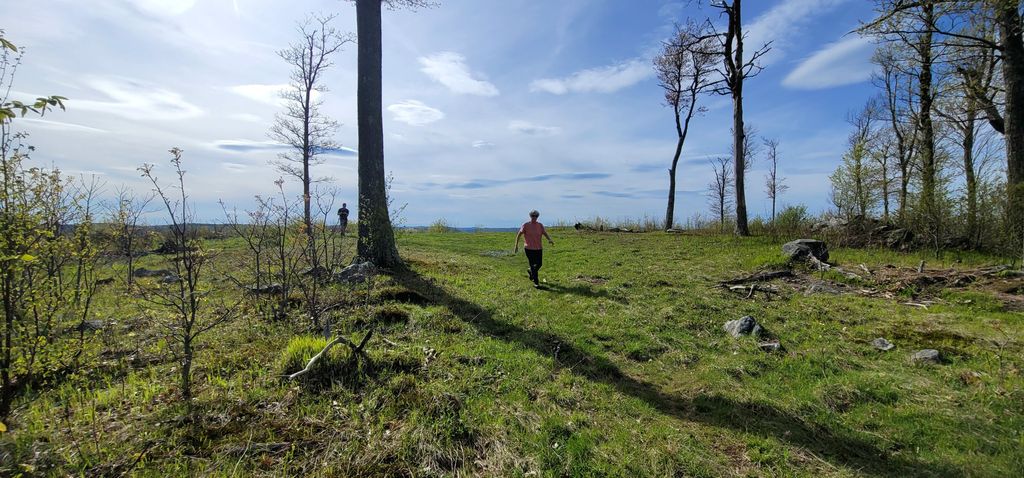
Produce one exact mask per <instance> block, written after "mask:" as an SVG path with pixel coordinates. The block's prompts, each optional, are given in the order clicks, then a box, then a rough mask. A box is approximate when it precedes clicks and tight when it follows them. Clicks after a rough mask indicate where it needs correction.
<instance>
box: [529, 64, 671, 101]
mask: <svg viewBox="0 0 1024 478" xmlns="http://www.w3.org/2000/svg"><path fill="white" fill-rule="evenodd" d="M653 75H654V69H653V68H652V67H651V63H650V61H648V60H647V59H645V58H634V59H632V60H629V61H626V62H623V63H618V64H615V65H608V66H602V67H599V68H590V69H587V70H580V71H577V72H576V73H573V74H571V75H569V76H567V77H565V78H542V79H539V80H534V81H533V82H532V83H530V91H544V92H547V93H551V94H555V95H564V94H566V93H614V92H616V91H619V90H621V89H623V88H627V87H629V86H633V85H635V84H637V83H639V82H641V81H643V80H646V79H647V78H649V77H651V76H653Z"/></svg>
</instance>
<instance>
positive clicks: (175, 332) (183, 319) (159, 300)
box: [137, 148, 234, 410]
mask: <svg viewBox="0 0 1024 478" xmlns="http://www.w3.org/2000/svg"><path fill="white" fill-rule="evenodd" d="M170 153H171V165H172V166H173V168H174V174H175V181H174V183H173V184H172V185H171V186H162V185H161V183H160V181H159V180H158V179H157V177H156V176H155V175H154V174H153V170H154V166H153V165H152V164H145V165H143V166H142V167H140V168H139V171H140V172H141V173H142V176H143V177H145V178H146V179H148V180H149V181H150V183H152V185H153V190H154V192H155V195H156V197H157V198H159V200H160V201H161V202H162V203H163V205H164V209H165V210H166V211H167V219H168V221H169V222H170V224H169V225H168V228H169V230H170V237H171V240H172V241H173V243H174V245H175V247H174V257H173V258H171V260H170V266H171V267H172V270H173V272H174V273H173V274H172V275H171V276H169V279H170V280H167V281H166V282H165V283H161V284H157V285H153V286H148V285H147V286H142V287H137V290H138V291H139V292H140V294H141V295H142V298H143V299H144V300H146V301H147V302H149V303H151V304H153V305H156V306H159V307H163V308H165V309H166V310H167V311H168V315H167V317H169V320H160V319H157V320H156V322H157V323H160V324H161V325H162V326H163V327H164V329H165V331H166V333H167V338H168V340H167V343H168V346H169V347H170V349H171V353H172V355H173V356H174V357H175V359H177V360H178V362H179V364H180V366H181V369H180V371H179V377H180V382H179V386H180V387H181V397H182V400H184V401H185V403H186V404H187V405H188V407H189V410H191V406H192V405H191V402H192V366H193V364H194V362H195V344H196V340H197V339H198V338H199V336H201V335H202V334H204V333H206V332H208V331H210V330H211V329H213V328H214V327H216V326H217V325H219V324H221V323H223V322H225V321H227V320H228V319H229V318H230V317H231V312H232V310H233V309H234V307H219V308H218V309H217V310H215V311H213V312H212V313H210V312H207V311H206V310H205V309H206V308H207V307H204V304H207V303H208V301H209V297H208V291H207V290H206V288H205V287H203V284H202V283H201V277H202V274H203V269H204V267H205V266H206V264H207V263H208V261H209V259H210V256H209V254H208V253H207V252H206V251H205V250H203V244H202V241H201V240H200V239H199V235H198V230H197V227H196V225H195V223H194V221H195V216H194V214H193V209H192V207H191V206H190V204H189V198H188V194H187V193H186V192H185V191H186V190H185V171H184V170H183V169H182V168H181V155H182V150H180V149H178V148H172V149H171V150H170ZM172 190H177V191H178V192H176V193H175V192H173V191H172ZM161 282H164V281H161ZM154 318H155V317H154Z"/></svg>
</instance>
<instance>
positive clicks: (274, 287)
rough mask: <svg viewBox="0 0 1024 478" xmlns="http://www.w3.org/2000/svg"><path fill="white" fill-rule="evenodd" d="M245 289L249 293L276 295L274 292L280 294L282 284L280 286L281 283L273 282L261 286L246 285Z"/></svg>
mask: <svg viewBox="0 0 1024 478" xmlns="http://www.w3.org/2000/svg"><path fill="white" fill-rule="evenodd" d="M246 290H247V291H248V292H249V293H250V294H254V295H276V294H280V293H281V292H284V286H282V285H281V284H277V283H274V284H267V285H265V286H262V287H256V286H252V287H246Z"/></svg>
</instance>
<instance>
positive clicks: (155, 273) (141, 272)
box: [132, 267, 178, 284]
mask: <svg viewBox="0 0 1024 478" xmlns="http://www.w3.org/2000/svg"><path fill="white" fill-rule="evenodd" d="M132 277H135V278H143V277H151V278H158V280H159V281H160V282H162V283H164V284H170V283H173V282H178V274H177V273H175V272H173V271H169V270H167V269H146V268H145V267H140V268H138V269H135V270H134V271H132Z"/></svg>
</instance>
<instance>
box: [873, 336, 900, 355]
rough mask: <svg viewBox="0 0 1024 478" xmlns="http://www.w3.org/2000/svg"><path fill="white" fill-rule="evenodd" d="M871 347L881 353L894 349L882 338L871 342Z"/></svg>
mask: <svg viewBox="0 0 1024 478" xmlns="http://www.w3.org/2000/svg"><path fill="white" fill-rule="evenodd" d="M871 346H872V347H874V348H876V349H878V350H881V351H883V352H885V351H888V350H892V348H893V347H895V345H893V344H892V342H889V341H888V340H885V339H883V338H882V337H879V338H877V339H875V340H872V341H871Z"/></svg>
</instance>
